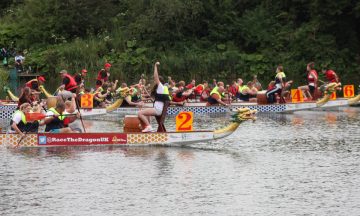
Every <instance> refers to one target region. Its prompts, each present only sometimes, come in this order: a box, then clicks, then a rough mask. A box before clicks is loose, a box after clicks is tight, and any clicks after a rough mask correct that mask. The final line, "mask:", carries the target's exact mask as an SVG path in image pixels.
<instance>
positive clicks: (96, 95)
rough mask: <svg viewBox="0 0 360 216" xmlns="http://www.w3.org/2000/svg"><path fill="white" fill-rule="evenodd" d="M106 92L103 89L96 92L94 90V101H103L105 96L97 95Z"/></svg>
mask: <svg viewBox="0 0 360 216" xmlns="http://www.w3.org/2000/svg"><path fill="white" fill-rule="evenodd" d="M105 93H106V92H104V91H101V92H100V91H98V92H96V93H95V94H94V101H98V102H103V101H105V99H106V98H104V97H103V98H101V97H98V94H105Z"/></svg>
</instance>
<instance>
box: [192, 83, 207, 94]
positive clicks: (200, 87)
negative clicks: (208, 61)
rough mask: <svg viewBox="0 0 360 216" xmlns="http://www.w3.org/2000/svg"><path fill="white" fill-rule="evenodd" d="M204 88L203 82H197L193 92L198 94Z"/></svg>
mask: <svg viewBox="0 0 360 216" xmlns="http://www.w3.org/2000/svg"><path fill="white" fill-rule="evenodd" d="M204 89H205V86H204V85H203V84H199V85H197V86H196V88H195V89H194V92H195V94H197V95H200V94H201V93H202V92H203V91H204Z"/></svg>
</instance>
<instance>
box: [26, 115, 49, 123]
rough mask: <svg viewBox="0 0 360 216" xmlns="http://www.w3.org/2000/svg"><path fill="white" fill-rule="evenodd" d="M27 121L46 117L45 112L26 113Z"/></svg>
mask: <svg viewBox="0 0 360 216" xmlns="http://www.w3.org/2000/svg"><path fill="white" fill-rule="evenodd" d="M25 117H26V121H37V120H41V119H43V118H45V117H46V115H45V114H43V113H25Z"/></svg>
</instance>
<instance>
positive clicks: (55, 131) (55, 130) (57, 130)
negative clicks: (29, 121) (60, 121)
mask: <svg viewBox="0 0 360 216" xmlns="http://www.w3.org/2000/svg"><path fill="white" fill-rule="evenodd" d="M49 132H50V133H60V129H52V130H50V131H49Z"/></svg>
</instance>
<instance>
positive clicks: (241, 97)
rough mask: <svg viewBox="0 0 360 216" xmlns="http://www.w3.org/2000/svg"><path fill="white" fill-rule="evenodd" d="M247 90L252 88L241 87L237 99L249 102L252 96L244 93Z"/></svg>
mask: <svg viewBox="0 0 360 216" xmlns="http://www.w3.org/2000/svg"><path fill="white" fill-rule="evenodd" d="M247 89H248V90H250V88H249V87H248V86H247V85H243V86H239V94H238V95H237V97H238V98H239V99H240V100H243V101H249V99H250V95H249V94H248V93H243V91H245V90H247Z"/></svg>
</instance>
